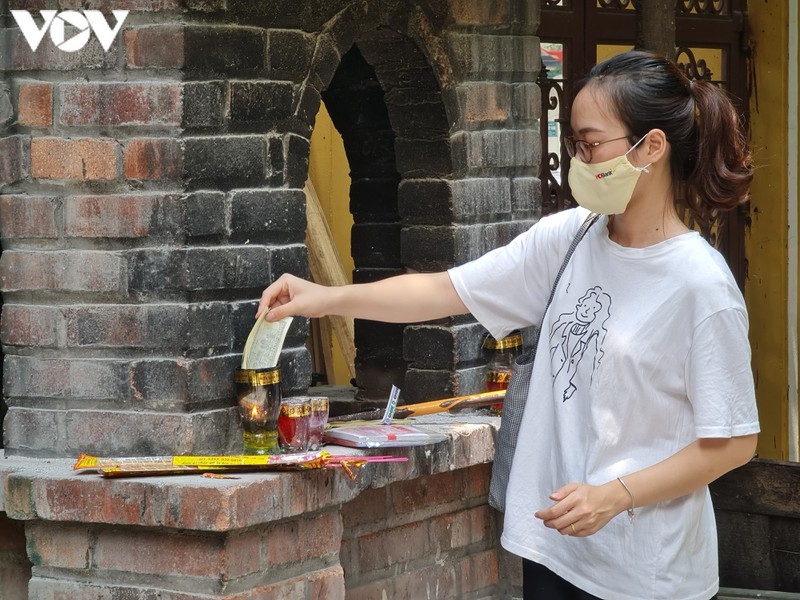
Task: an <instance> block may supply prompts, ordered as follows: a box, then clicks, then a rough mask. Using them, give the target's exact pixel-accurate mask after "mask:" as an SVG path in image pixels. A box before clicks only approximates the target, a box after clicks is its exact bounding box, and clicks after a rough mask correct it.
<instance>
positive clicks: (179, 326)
mask: <svg viewBox="0 0 800 600" xmlns="http://www.w3.org/2000/svg"><path fill="white" fill-rule="evenodd" d="M65 318H66V320H67V345H68V346H69V347H81V348H83V347H100V348H131V349H135V348H143V349H147V348H151V349H155V348H158V349H161V350H167V349H171V350H172V351H180V350H181V349H182V348H183V347H184V345H185V344H186V338H187V336H188V327H189V316H188V307H187V306H186V305H180V304H160V303H159V304H143V305H129V304H124V305H102V306H85V305H82V306H80V307H77V308H68V309H66V310H65Z"/></svg>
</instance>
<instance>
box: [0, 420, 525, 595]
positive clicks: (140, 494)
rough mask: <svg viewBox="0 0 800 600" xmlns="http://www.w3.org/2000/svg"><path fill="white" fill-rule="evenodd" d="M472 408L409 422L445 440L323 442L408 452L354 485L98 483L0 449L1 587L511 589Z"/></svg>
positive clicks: (65, 466) (56, 464)
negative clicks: (388, 445) (400, 444)
mask: <svg viewBox="0 0 800 600" xmlns="http://www.w3.org/2000/svg"><path fill="white" fill-rule="evenodd" d="M475 418H476V419H478V420H477V421H475V422H471V423H463V422H462V423H459V422H458V421H462V420H464V419H469V418H468V417H465V418H464V419H462V418H461V417H459V418H458V419H453V418H450V419H448V418H446V417H444V416H441V415H436V416H430V417H423V418H421V419H419V420H417V421H416V422H418V423H419V422H425V424H426V425H428V426H430V427H431V428H433V429H434V430H436V431H439V432H441V433H444V434H446V440H445V441H443V442H440V443H438V444H435V445H429V446H417V447H410V448H394V449H385V448H384V449H380V448H379V449H375V450H368V451H361V450H353V449H345V448H339V447H335V446H331V447H329V449H330V450H331V452H332V453H340V451H341V453H348V454H365V453H379V454H392V455H396V456H404V457H406V458H408V461H407V462H398V463H379V464H370V465H367V466H365V467H364V468H362V469H359V470H358V476H357V478H356V479H355V480H351V479H350V478H348V477H347V475H346V474H345V473H344V472H343V471H342V470H341V469H319V470H308V471H295V472H260V473H241V474H237V476H238V479H210V478H204V477H201V476H198V475H181V476H178V475H176V476H168V477H142V478H130V479H104V478H102V477H100V476H99V475H97V474H94V473H74V472H73V471H72V465H73V462H74V461H73V459H33V458H20V457H15V456H12V457H2V458H0V483H2V486H0V494H2V495H0V533H3V532H4V531H5V532H6V533H8V534H9V536H10V537H9V536H6V537H9V539H10V540H11V541H12V542H14V543H13V544H9V547H8V552H7V554H8V556H6V557H5V559H4V563H3V557H0V585H1V586H5V587H6V588H8V589H9V590H14V591H13V592H12V594H13V595H12V596H11V597H10V598H9V599H8V600H25V599H27V598H28V597H35V598H37V599H39V600H58V599H59V598H63V597H64V594H65V593H66V594H67V595H68V596H69V597H70V598H71V600H96V599H97V598H107V597H128V596H131V597H133V596H136V597H140V596H141V597H144V596H147V597H150V596H153V597H155V596H156V595H157V596H158V597H159V598H162V599H164V600H210V599H220V600H242V598H245V597H248V598H249V597H255V596H258V597H259V598H275V599H278V598H326V600H344V598H345V594H346V595H347V598H348V599H350V600H371V599H372V598H379V597H424V594H425V590H429V589H445V590H448V594H450V595H448V596H447V597H448V598H459V599H461V600H479V599H485V598H501V597H510V592H511V588H512V587H514V586H515V585H518V582H519V577H520V568H519V567H520V565H519V564H518V563H519V561H518V560H516V559H514V558H513V557H510V556H509V555H507V554H506V553H504V552H503V551H502V550H501V549H500V545H499V519H498V514H497V513H496V512H495V511H493V510H492V509H491V508H490V507H489V506H488V505H487V503H486V496H487V492H488V486H489V477H490V474H491V460H492V456H493V453H494V433H495V430H496V427H497V426H498V425H499V419H497V418H493V417H475ZM0 456H2V455H0ZM3 513H5V514H3ZM23 526H24V527H23ZM23 531H24V534H23ZM4 567H5V570H4ZM398 573H402V574H403V575H402V577H399V576H398Z"/></svg>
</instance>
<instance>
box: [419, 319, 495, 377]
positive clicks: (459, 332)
mask: <svg viewBox="0 0 800 600" xmlns="http://www.w3.org/2000/svg"><path fill="white" fill-rule="evenodd" d="M485 339H486V330H485V329H484V328H483V327H482V326H481V325H479V324H477V323H474V322H473V323H469V324H466V325H458V326H453V327H445V326H441V325H427V324H425V325H409V326H408V327H406V329H405V331H404V334H403V356H404V357H405V359H406V361H408V363H409V366H410V367H413V368H416V369H448V370H452V369H453V368H454V367H459V368H461V367H464V366H470V365H471V366H475V365H479V364H484V363H485V362H486V359H487V357H486V353H485V352H484V351H483V342H484V340H485Z"/></svg>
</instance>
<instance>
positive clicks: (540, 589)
mask: <svg viewBox="0 0 800 600" xmlns="http://www.w3.org/2000/svg"><path fill="white" fill-rule="evenodd" d="M522 598H523V600H600V599H599V598H598V597H597V596H592V595H591V594H587V593H586V592H584V591H582V590H579V589H578V588H576V587H575V586H574V585H572V584H571V583H570V582H568V581H566V580H565V579H561V577H559V576H558V575H556V574H555V573H553V572H552V571H551V570H550V569H548V568H546V567H543V566H542V565H540V564H537V563H535V562H533V561H530V560H527V559H524V558H523V559H522Z"/></svg>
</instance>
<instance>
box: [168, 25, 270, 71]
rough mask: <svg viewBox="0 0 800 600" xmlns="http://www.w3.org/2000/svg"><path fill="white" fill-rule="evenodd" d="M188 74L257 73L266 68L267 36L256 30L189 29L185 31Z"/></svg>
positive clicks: (201, 27)
mask: <svg viewBox="0 0 800 600" xmlns="http://www.w3.org/2000/svg"><path fill="white" fill-rule="evenodd" d="M184 39H185V42H184V49H185V53H186V54H185V59H184V64H185V68H186V70H187V71H190V72H192V71H196V72H199V73H202V74H203V75H205V76H207V77H210V76H213V75H214V74H227V73H241V72H256V71H259V70H263V69H264V67H265V66H266V65H265V63H266V47H265V46H266V36H265V32H264V31H263V30H261V29H256V28H253V27H225V26H219V27H207V26H199V25H193V26H187V27H186V29H185V31H184Z"/></svg>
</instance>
